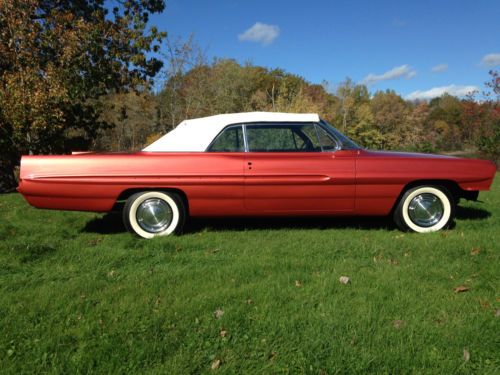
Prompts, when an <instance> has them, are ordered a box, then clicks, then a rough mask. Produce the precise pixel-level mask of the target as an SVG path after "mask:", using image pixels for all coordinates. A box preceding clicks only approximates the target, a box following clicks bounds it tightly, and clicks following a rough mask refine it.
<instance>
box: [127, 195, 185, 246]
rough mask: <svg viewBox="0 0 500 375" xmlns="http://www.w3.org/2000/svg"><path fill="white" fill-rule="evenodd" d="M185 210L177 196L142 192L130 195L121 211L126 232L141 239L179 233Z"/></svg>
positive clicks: (182, 224)
mask: <svg viewBox="0 0 500 375" xmlns="http://www.w3.org/2000/svg"><path fill="white" fill-rule="evenodd" d="M185 220H186V208H185V205H184V202H183V201H182V199H181V198H180V197H179V195H178V194H176V193H172V192H163V191H143V192H140V193H136V194H134V195H132V196H131V197H130V198H129V199H128V200H127V203H126V204H125V207H124V209H123V222H124V224H125V227H126V228H127V230H129V231H130V232H132V233H135V234H136V235H138V236H140V237H143V238H153V237H157V236H168V235H170V234H176V233H179V232H181V230H182V228H183V226H184V222H185Z"/></svg>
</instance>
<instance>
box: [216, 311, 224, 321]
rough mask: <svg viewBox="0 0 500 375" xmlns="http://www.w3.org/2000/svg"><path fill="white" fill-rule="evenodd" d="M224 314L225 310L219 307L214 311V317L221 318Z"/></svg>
mask: <svg viewBox="0 0 500 375" xmlns="http://www.w3.org/2000/svg"><path fill="white" fill-rule="evenodd" d="M222 315H224V310H221V309H217V310H215V311H214V318H215V319H220V318H221V317H222Z"/></svg>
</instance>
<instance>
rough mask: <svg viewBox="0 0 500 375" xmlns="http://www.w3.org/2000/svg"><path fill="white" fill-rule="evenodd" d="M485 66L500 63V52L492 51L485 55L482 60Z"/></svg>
mask: <svg viewBox="0 0 500 375" xmlns="http://www.w3.org/2000/svg"><path fill="white" fill-rule="evenodd" d="M481 65H483V66H497V65H500V53H490V54H488V55H485V56H484V57H483V58H482V60H481Z"/></svg>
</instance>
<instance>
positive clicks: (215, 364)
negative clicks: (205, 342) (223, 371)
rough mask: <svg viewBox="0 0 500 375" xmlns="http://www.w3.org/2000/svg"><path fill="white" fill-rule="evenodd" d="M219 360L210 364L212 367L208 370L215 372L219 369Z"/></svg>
mask: <svg viewBox="0 0 500 375" xmlns="http://www.w3.org/2000/svg"><path fill="white" fill-rule="evenodd" d="M220 363H221V362H220V359H216V360H215V361H213V362H212V366H210V368H211V369H212V370H217V369H218V368H219V367H220Z"/></svg>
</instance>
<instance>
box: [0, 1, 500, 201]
mask: <svg viewBox="0 0 500 375" xmlns="http://www.w3.org/2000/svg"><path fill="white" fill-rule="evenodd" d="M106 4H107V5H109V4H108V3H106ZM116 4H117V7H116V8H113V9H110V8H109V6H108V7H107V6H105V1H104V0H84V1H78V2H76V1H70V0H4V1H1V2H0V150H1V151H0V168H1V169H0V177H1V179H0V181H1V182H0V191H5V190H9V189H11V188H13V187H14V186H16V182H15V180H14V173H13V172H14V170H15V167H16V165H18V163H19V159H20V156H21V155H22V154H37V153H65V152H70V151H72V150H87V149H94V150H102V151H106V150H113V151H115V150H137V149H140V148H142V147H143V146H144V145H146V144H148V143H150V142H151V141H152V140H154V139H155V138H157V137H159V136H160V135H162V134H164V133H165V132H167V131H169V130H171V129H172V128H173V127H175V126H176V125H177V124H178V123H179V122H181V121H182V120H184V119H187V118H195V117H201V116H207V115H212V114H218V113H231V112H243V111H281V112H314V113H319V114H320V116H321V117H323V118H324V119H326V120H327V121H329V122H331V123H332V124H333V125H334V126H336V127H337V128H338V129H339V130H340V131H342V132H344V133H345V134H347V135H348V136H349V137H351V138H353V139H354V140H355V141H356V142H358V143H359V144H361V145H362V146H364V147H367V148H373V149H382V148H384V149H401V150H413V151H422V152H445V151H461V150H468V151H472V152H475V153H479V154H481V155H483V156H484V157H489V158H491V159H493V160H496V161H498V159H499V146H498V145H499V144H500V130H499V129H500V124H499V123H500V104H499V95H500V89H499V82H500V78H499V76H498V73H497V72H495V71H492V72H490V80H489V82H487V84H486V85H485V91H484V92H483V93H471V94H472V95H471V96H469V97H467V98H464V99H459V98H456V97H453V96H450V95H446V94H445V95H444V96H442V97H440V98H436V99H433V100H431V101H430V102H426V101H421V102H409V101H407V100H404V99H403V98H402V97H401V96H400V95H398V94H397V93H396V92H394V91H390V90H389V91H384V92H382V91H378V92H372V93H371V92H369V90H368V88H367V87H366V86H365V85H362V84H357V83H355V82H353V81H352V80H350V79H346V80H345V81H343V82H341V83H339V84H335V85H332V84H331V83H328V82H323V83H322V84H311V83H309V82H307V81H306V80H305V79H303V78H302V77H299V76H297V75H294V74H290V73H287V72H285V71H284V70H282V69H269V68H264V67H260V66H255V65H252V64H250V63H247V64H240V63H238V62H236V61H234V60H231V59H214V60H213V61H208V59H207V58H206V57H205V55H204V52H203V51H202V49H201V48H200V47H199V46H198V45H197V44H196V43H194V41H193V38H192V37H190V38H188V39H187V40H186V41H182V40H180V39H178V40H172V39H169V38H166V34H165V33H163V32H160V31H158V29H157V28H155V27H148V26H147V25H148V21H149V15H150V14H152V13H155V12H161V11H163V9H164V2H163V0H128V1H126V2H117V3H116ZM152 56H156V57H152ZM162 66H163V69H162ZM153 77H156V81H155V83H154V85H153V81H152V79H153ZM153 88H154V89H153Z"/></svg>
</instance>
